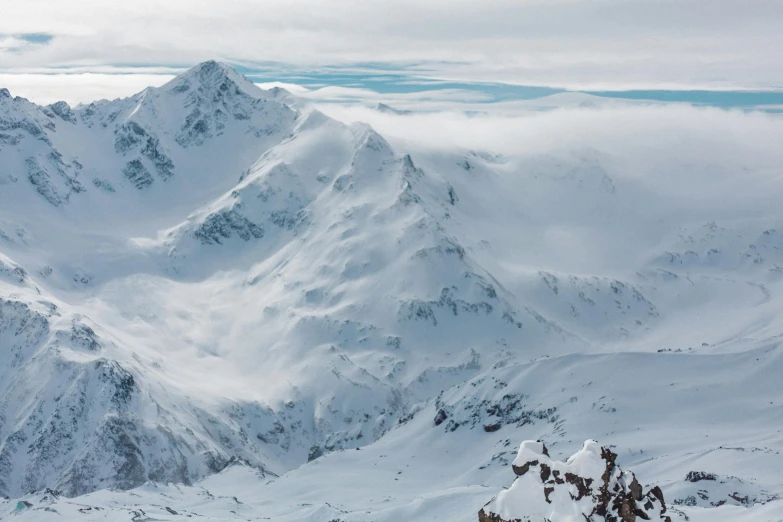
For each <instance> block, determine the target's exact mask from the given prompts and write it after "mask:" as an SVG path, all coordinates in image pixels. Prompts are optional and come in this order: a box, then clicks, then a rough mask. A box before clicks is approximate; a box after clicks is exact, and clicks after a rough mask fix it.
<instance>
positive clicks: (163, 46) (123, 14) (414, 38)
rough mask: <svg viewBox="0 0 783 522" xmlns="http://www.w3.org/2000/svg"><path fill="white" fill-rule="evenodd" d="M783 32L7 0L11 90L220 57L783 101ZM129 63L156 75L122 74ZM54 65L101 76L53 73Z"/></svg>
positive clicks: (126, 89)
mask: <svg viewBox="0 0 783 522" xmlns="http://www.w3.org/2000/svg"><path fill="white" fill-rule="evenodd" d="M781 27H783V1H781V0H540V1H539V0H482V1H475V0H473V1H466V0H448V1H434V0H394V1H390V0H384V1H380V0H329V1H316V0H264V1H249V0H220V1H207V0H186V1H182V0H167V1H162V0H154V1H152V0H136V1H132V2H131V1H123V2H115V1H108V0H57V1H53V0H23V1H21V0H20V1H11V0H0V74H2V76H0V82H2V83H4V84H6V85H8V84H9V83H15V84H16V85H9V87H11V88H12V89H13V88H14V87H15V88H16V89H17V90H19V89H21V90H22V91H24V90H25V89H27V90H29V89H31V88H32V87H31V86H34V87H35V89H38V91H36V92H43V91H45V90H46V89H55V90H57V89H66V88H75V87H77V88H81V89H83V90H84V91H89V92H90V93H91V94H92V93H94V94H95V96H98V95H100V94H101V93H104V94H105V93H109V94H111V93H117V94H118V95H123V94H130V93H131V92H134V89H135V87H136V85H141V86H143V85H146V84H148V83H150V80H152V83H156V82H155V80H158V82H157V83H161V82H162V81H165V78H166V76H160V77H157V78H148V77H136V78H130V77H129V78H125V77H121V78H112V77H107V73H114V72H123V71H124V72H125V73H131V74H133V73H144V74H145V75H156V74H158V73H164V74H165V73H169V74H170V73H171V68H172V67H173V68H175V69H176V68H181V67H184V66H188V65H192V64H194V63H197V62H200V61H203V60H206V59H212V58H216V59H221V60H225V61H228V62H230V63H233V64H241V65H246V66H248V67H251V68H253V67H258V66H263V65H268V64H269V63H270V62H274V63H275V64H276V65H277V66H278V67H286V66H292V67H298V68H303V67H304V68H317V67H324V66H331V67H345V68H351V67H368V66H371V67H372V68H374V69H378V68H379V69H380V70H385V69H388V70H390V71H398V72H399V71H403V72H405V73H407V74H410V75H412V76H425V77H430V78H442V79H449V80H456V81H463V82H474V81H481V82H504V83H510V84H518V85H545V86H551V87H565V88H570V89H592V90H622V89H649V88H663V89H688V88H691V89H693V88H700V89H734V90H742V89H763V90H781V89H783V30H782V29H781ZM129 65H135V66H137V65H143V66H146V69H143V70H132V71H128V70H113V69H112V68H113V67H117V66H129ZM52 68H58V71H57V72H59V73H63V72H75V71H82V72H84V71H88V72H91V73H93V74H91V75H90V76H79V77H70V78H43V77H41V76H40V75H41V73H50V72H52ZM19 74H24V75H23V76H15V77H14V78H10V77H9V75H19ZM74 86H75V87H74ZM131 87H133V89H131ZM136 90H137V89H136Z"/></svg>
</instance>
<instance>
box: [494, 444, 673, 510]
mask: <svg viewBox="0 0 783 522" xmlns="http://www.w3.org/2000/svg"><path fill="white" fill-rule="evenodd" d="M616 459H617V454H615V453H613V452H612V451H611V450H609V449H607V448H604V447H602V446H601V445H600V444H598V443H597V442H595V441H593V440H588V441H585V444H584V446H583V447H582V449H581V450H580V451H578V452H576V453H575V454H574V455H572V456H571V457H570V458H569V459H568V460H567V461H565V462H559V461H554V460H552V459H551V458H550V457H549V452H548V451H547V449H546V446H544V444H543V443H542V442H540V441H529V440H528V441H525V442H523V443H522V444H521V446H520V447H519V453H518V454H517V457H516V459H514V462H513V463H512V468H513V469H514V473H516V474H517V479H516V480H515V481H514V483H513V484H512V485H511V487H510V488H509V489H507V490H505V491H503V492H501V493H500V494H499V495H498V496H497V497H496V498H494V499H493V500H492V501H490V502H489V503H488V504H487V505H486V506H484V508H483V509H482V510H481V511H479V522H567V521H572V520H582V519H584V520H585V521H587V522H599V521H600V522H621V521H622V522H636V521H637V520H651V521H655V522H671V518H669V517H668V516H666V515H665V513H666V504H665V503H664V501H663V493H662V492H661V489H660V488H659V487H658V486H655V487H654V488H652V489H650V490H649V491H648V492H647V493H643V491H642V486H641V484H639V482H638V481H637V480H636V477H635V476H634V474H633V473H632V472H630V471H623V470H622V469H620V467H619V466H617V465H616V464H615V460H616Z"/></svg>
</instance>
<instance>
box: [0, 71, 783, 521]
mask: <svg viewBox="0 0 783 522" xmlns="http://www.w3.org/2000/svg"><path fill="white" fill-rule="evenodd" d="M568 110H571V111H573V110H576V111H577V113H576V114H577V118H578V119H579V121H581V122H582V123H581V124H582V125H584V121H589V119H590V118H592V117H595V118H596V119H602V118H606V116H605V113H604V112H602V109H591V108H580V109H568ZM623 110H625V109H623ZM629 110H630V109H629ZM645 110H648V111H655V110H664V109H658V108H648V109H645ZM547 114H548V113H547ZM547 114H543V115H541V114H540V113H539V114H538V115H537V116H536V117H535V118H534V119H531V120H530V122H531V123H533V122H542V123H546V121H548V120H546V121H545V120H542V119H541V118H546V117H547ZM563 114H564V113H561V112H558V110H555V111H553V112H552V113H551V116H552V118H553V120H552V121H555V122H557V121H562V120H563V117H564V116H563ZM622 114H623V113H622V112H618V113H617V117H618V118H621V117H622ZM628 114H629V115H634V114H637V113H633V112H630V113H628ZM639 114H641V113H639ZM689 116H692V117H693V118H696V119H697V120H698V118H703V119H704V121H706V122H708V123H709V124H710V125H712V122H718V123H720V122H723V121H724V119H726V120H727V121H732V120H731V119H732V118H743V117H746V118H748V119H749V121H751V124H752V125H753V126H754V127H753V129H752V130H753V132H755V133H756V134H752V133H750V134H749V135H752V136H755V135H763V136H765V139H767V140H768V141H769V142H775V143H780V142H781V140H783V122H781V120H780V119H777V118H776V117H774V116H770V115H748V116H742V115H741V114H740V115H738V114H736V113H729V112H726V113H724V112H721V111H706V110H699V111H697V110H695V109H694V110H693V111H692V112H691V113H689ZM390 117H399V118H415V117H416V116H415V115H404V116H398V115H391V116H390ZM640 118H641V123H640V124H639V125H640V126H644V125H645V124H646V123H645V122H646V121H648V119H649V118H650V115H649V113H644V114H643V115H642V116H640ZM521 124H522V125H524V124H525V120H522V122H521ZM549 125H550V128H551V125H553V123H552V122H551V121H550V123H549ZM626 127H627V124H625V125H624V126H623V128H626ZM715 128H717V129H718V131H715V132H712V133H711V134H710V136H711V139H713V138H714V139H715V142H710V143H704V142H701V141H699V139H698V136H696V137H694V135H693V134H692V133H691V134H687V135H686V136H685V138H684V139H686V146H685V147H674V146H672V148H668V145H667V146H661V147H657V146H656V145H655V144H654V143H648V142H645V143H643V144H639V143H635V142H633V141H631V142H632V143H634V146H629V147H622V146H621V147H618V146H617V142H616V141H612V140H607V144H606V147H605V148H604V147H601V146H589V147H588V146H579V147H578V146H575V145H573V140H569V141H568V142H567V146H564V147H563V148H556V149H551V148H548V149H547V150H546V151H530V150H529V147H520V150H521V151H524V152H519V153H509V151H508V150H504V151H493V150H485V149H484V148H481V149H478V148H477V149H463V148H459V147H433V146H425V145H424V144H418V145H416V144H412V145H411V146H410V147H408V146H407V145H406V142H405V140H400V139H396V138H395V139H394V140H391V142H390V141H389V140H387V139H385V138H384V137H383V136H381V135H380V134H378V133H377V132H375V131H374V130H373V129H372V128H371V127H369V126H367V125H364V124H359V123H350V124H349V123H345V122H341V121H337V120H335V119H333V118H330V117H328V116H326V115H325V114H323V113H321V112H319V111H318V110H316V109H315V108H313V107H311V106H309V105H307V104H306V103H303V102H301V101H300V100H297V99H296V98H295V97H294V96H293V95H291V94H290V93H287V92H286V91H284V90H281V89H273V90H269V91H264V90H261V89H258V88H257V87H255V86H254V85H253V84H251V83H250V82H248V81H247V80H246V79H244V78H243V77H242V76H240V75H239V74H237V73H236V72H234V71H233V70H232V69H230V68H229V67H227V66H225V65H223V64H219V63H215V62H206V63H204V64H201V65H199V66H197V67H195V68H193V69H192V70H190V71H188V72H187V73H185V74H183V75H182V76H179V77H177V78H176V79H174V80H172V81H171V82H170V83H169V84H167V85H164V86H163V87H160V88H149V89H146V90H145V91H143V92H141V93H139V94H138V95H136V96H133V97H131V98H128V99H123V100H114V101H101V102H96V103H93V104H90V105H86V106H80V107H76V108H71V107H68V106H67V105H66V104H64V103H59V104H54V105H51V106H48V107H40V106H37V105H35V104H32V103H30V102H28V101H26V100H24V99H21V98H13V97H12V96H11V95H10V94H9V93H8V92H7V91H5V90H0V497H8V498H10V499H14V500H8V501H5V502H4V503H0V518H2V517H6V516H8V515H9V514H10V513H11V512H12V511H15V510H17V508H18V512H19V517H20V518H19V519H20V520H26V519H29V520H60V519H62V520H70V519H74V518H76V517H77V515H78V517H79V518H80V519H84V520H124V519H127V520H131V519H134V517H135V520H145V519H156V520H169V519H171V520H175V519H178V518H181V516H182V514H190V515H193V516H196V515H200V516H203V517H206V518H207V519H213V520H231V519H234V518H236V519H243V520H247V519H250V520H254V519H265V518H266V519H273V520H292V521H293V520H301V521H305V520H308V521H330V520H344V521H349V520H350V521H359V520H379V521H380V520H389V521H392V520H395V521H396V520H421V521H430V520H455V521H462V520H464V521H469V520H476V519H477V512H478V510H479V509H480V508H481V506H483V505H484V504H485V503H486V502H487V501H488V500H489V499H491V498H492V497H493V496H495V495H496V494H497V493H498V492H499V491H500V488H502V487H504V486H508V484H509V483H510V481H511V479H512V478H513V477H512V476H511V472H510V470H509V464H510V462H511V461H512V460H513V458H514V453H515V445H516V444H517V443H518V442H519V441H520V440H526V439H540V440H543V441H545V443H546V445H547V447H548V448H549V449H550V451H552V452H554V453H556V454H558V455H567V454H571V453H574V452H575V451H576V450H578V449H579V448H580V447H581V444H582V441H584V440H585V439H596V440H598V441H599V442H600V443H601V444H603V445H604V446H607V447H610V448H611V449H612V450H613V451H614V452H616V453H618V455H619V457H618V464H620V465H621V466H622V467H623V468H629V469H633V470H634V471H635V472H636V473H637V474H638V476H639V477H642V478H643V479H644V481H645V482H646V484H644V486H645V488H646V489H647V488H649V487H650V486H652V485H660V487H661V488H662V489H663V492H664V495H665V498H666V501H667V504H668V505H670V506H671V507H672V508H673V510H675V511H676V512H675V513H674V514H673V515H672V516H673V517H675V516H680V517H682V520H685V519H686V518H685V517H686V516H687V517H690V519H691V520H694V521H701V520H705V521H706V520H710V521H721V520H727V521H728V520H732V521H742V520H747V521H751V520H752V521H754V522H764V521H767V520H769V521H779V520H780V519H781V518H783V500H779V499H780V497H781V495H783V473H781V471H780V470H782V469H783V456H781V454H780V452H781V449H783V428H782V426H783V403H782V402H781V401H782V400H783V399H781V397H783V394H781V391H783V390H782V388H783V385H781V381H780V375H782V374H783V351H782V350H781V347H780V336H781V332H783V319H782V317H783V314H781V313H780V312H781V310H782V309H783V300H782V299H781V295H783V294H782V293H781V275H783V207H782V206H781V205H780V195H781V194H782V193H783V176H781V174H783V160H782V159H781V157H780V154H779V153H778V152H776V150H777V149H775V150H772V149H771V148H770V149H769V150H767V149H765V148H764V147H763V146H760V145H758V144H757V143H752V144H750V145H749V144H748V143H747V141H748V139H747V137H746V136H745V135H743V134H742V133H736V132H734V131H733V130H731V129H733V127H731V126H724V127H720V125H719V124H718V125H717V126H715ZM721 129H723V130H721ZM626 133H627V131H626ZM716 133H717V134H719V138H720V139H717V138H715V136H716ZM647 135H649V133H648V134H647ZM681 138H682V137H681ZM671 140H672V137H671V136H668V135H667V136H662V137H661V141H662V142H663V143H665V144H670V143H673V142H672V141H671ZM688 140H690V141H688ZM390 143H392V144H390ZM704 150H711V151H713V152H714V154H711V155H705V154H703V151H704ZM47 488H50V489H51V490H52V491H56V492H58V493H57V494H55V493H52V491H49V492H46V489H47ZM73 497H76V498H73ZM23 501H24V502H28V503H29V504H30V506H28V505H27V504H25V503H24V502H23ZM19 502H22V504H19ZM175 513H176V514H175ZM145 517H147V518H145ZM675 519H676V518H675Z"/></svg>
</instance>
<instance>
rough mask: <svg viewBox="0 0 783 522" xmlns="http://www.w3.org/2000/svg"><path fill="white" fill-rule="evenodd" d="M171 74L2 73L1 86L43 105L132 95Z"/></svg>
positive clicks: (161, 82) (158, 84) (168, 77)
mask: <svg viewBox="0 0 783 522" xmlns="http://www.w3.org/2000/svg"><path fill="white" fill-rule="evenodd" d="M173 77H174V76H173V75H171V74H146V73H139V74H105V73H76V74H36V73H19V74H9V73H0V86H2V87H5V88H7V89H8V90H9V91H10V92H11V94H12V95H14V96H21V97H23V98H27V99H29V100H31V101H33V102H35V103H38V104H40V105H45V104H49V103H54V102H56V101H61V100H63V101H66V102H68V103H69V104H70V105H77V104H79V103H89V102H91V101H95V100H100V99H104V98H106V99H114V98H122V97H126V96H130V95H132V94H136V93H137V92H139V91H142V90H143V89H144V88H146V87H150V86H153V87H156V86H160V85H163V84H164V83H166V82H167V81H169V80H170V79H172V78H173Z"/></svg>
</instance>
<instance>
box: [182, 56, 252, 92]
mask: <svg viewBox="0 0 783 522" xmlns="http://www.w3.org/2000/svg"><path fill="white" fill-rule="evenodd" d="M193 84H195V85H198V86H202V87H204V88H207V89H221V88H225V86H226V85H230V84H234V85H236V86H238V87H240V88H243V89H257V87H256V86H255V85H254V84H253V82H251V81H250V80H248V79H247V78H245V77H244V76H242V75H241V74H239V73H238V72H237V71H236V70H235V69H234V68H233V67H231V66H230V65H228V64H227V63H224V62H218V61H215V60H208V61H206V62H201V63H199V64H197V65H194V66H193V67H191V68H190V69H188V70H187V71H185V72H183V73H182V74H180V75H178V76H177V77H176V78H174V79H173V80H171V82H169V83H168V84H167V86H168V87H169V88H171V89H173V90H174V91H176V92H184V91H187V90H189V89H190V88H191V87H193V86H194V85H193Z"/></svg>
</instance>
